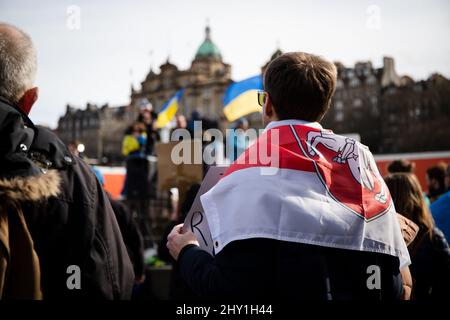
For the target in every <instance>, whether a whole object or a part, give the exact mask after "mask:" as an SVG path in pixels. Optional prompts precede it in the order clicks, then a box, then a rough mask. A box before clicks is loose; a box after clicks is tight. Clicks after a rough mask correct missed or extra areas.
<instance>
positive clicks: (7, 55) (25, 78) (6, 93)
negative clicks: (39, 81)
mask: <svg viewBox="0 0 450 320" xmlns="http://www.w3.org/2000/svg"><path fill="white" fill-rule="evenodd" d="M36 69H37V59H36V49H35V48H34V45H33V42H32V41H31V38H30V36H29V35H27V34H26V33H25V32H23V31H22V30H20V29H18V28H16V27H14V26H12V25H10V24H7V23H1V22H0V96H1V97H3V98H5V99H7V100H9V101H10V102H12V103H17V102H18V100H19V99H20V98H21V96H22V95H23V94H24V93H25V91H26V90H28V89H30V88H31V87H32V86H33V83H34V79H35V77H36Z"/></svg>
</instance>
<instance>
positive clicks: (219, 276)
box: [167, 225, 273, 299]
mask: <svg viewBox="0 0 450 320" xmlns="http://www.w3.org/2000/svg"><path fill="white" fill-rule="evenodd" d="M181 227H182V225H178V226H176V227H175V228H174V229H173V230H172V232H171V233H170V234H169V237H168V243H167V247H168V248H169V251H170V253H171V255H172V256H173V258H174V259H175V260H177V261H178V263H179V269H180V273H181V276H182V278H183V279H184V281H186V283H187V284H188V286H189V287H190V288H191V290H193V291H194V292H195V293H196V294H197V295H198V296H200V297H202V298H209V299H214V298H227V297H228V298H230V297H233V298H245V297H248V296H249V295H251V296H252V297H257V295H258V294H261V295H263V294H264V292H266V291H267V287H268V286H269V283H268V282H270V279H268V275H270V274H271V272H270V270H269V269H270V268H271V266H272V264H271V263H268V262H270V261H271V260H270V253H271V243H273V240H269V239H247V240H239V241H233V242H231V243H229V244H228V245H227V246H225V248H223V249H222V251H220V253H218V254H217V255H216V256H215V257H212V256H211V255H210V254H209V253H207V252H206V251H203V250H201V249H200V248H199V247H198V242H197V239H196V238H195V235H194V234H193V233H192V232H190V231H188V232H185V233H180V232H181Z"/></svg>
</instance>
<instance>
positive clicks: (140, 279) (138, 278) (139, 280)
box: [134, 274, 145, 284]
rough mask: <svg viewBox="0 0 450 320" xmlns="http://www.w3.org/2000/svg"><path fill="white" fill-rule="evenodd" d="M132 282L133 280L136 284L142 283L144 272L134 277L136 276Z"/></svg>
mask: <svg viewBox="0 0 450 320" xmlns="http://www.w3.org/2000/svg"><path fill="white" fill-rule="evenodd" d="M134 282H135V283H136V284H143V283H144V282H145V274H144V275H141V276H139V277H136V278H135V279H134Z"/></svg>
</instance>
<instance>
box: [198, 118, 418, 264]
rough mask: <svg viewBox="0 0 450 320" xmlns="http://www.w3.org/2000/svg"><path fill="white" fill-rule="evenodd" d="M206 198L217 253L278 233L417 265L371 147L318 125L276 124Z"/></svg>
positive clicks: (288, 238)
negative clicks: (412, 261) (230, 245)
mask: <svg viewBox="0 0 450 320" xmlns="http://www.w3.org/2000/svg"><path fill="white" fill-rule="evenodd" d="M201 202H202V205H203V209H204V211H205V214H206V217H207V221H208V225H209V228H210V231H211V236H212V239H213V243H214V246H215V252H216V253H218V252H220V250H222V249H223V248H224V247H225V246H226V245H227V244H228V243H230V242H231V241H234V240H242V239H248V238H270V239H277V240H284V241H291V242H298V243H305V244H313V245H319V246H325V247H335V248H342V249H350V250H361V251H371V252H380V253H385V254H389V255H393V256H397V257H398V258H399V259H400V266H401V267H404V266H406V265H408V264H410V257H409V254H408V250H407V247H406V244H405V242H404V240H403V238H402V235H401V230H400V227H399V224H398V221H397V216H396V212H395V208H394V205H393V202H392V200H391V196H390V194H389V190H388V189H387V187H386V185H385V183H384V181H383V178H382V177H381V175H380V173H379V171H378V168H377V166H376V164H375V160H374V159H373V156H372V154H371V153H370V151H369V149H368V148H367V147H366V146H364V145H362V144H361V143H359V142H357V141H355V140H354V139H351V138H347V137H344V136H339V135H336V134H334V133H333V132H332V131H330V130H324V129H322V127H321V126H320V125H319V124H318V123H305V122H303V121H299V120H285V121H277V122H272V123H270V124H269V125H268V126H267V128H266V130H265V132H264V133H263V134H262V135H261V136H260V137H259V139H258V140H257V141H256V142H255V143H254V144H253V145H252V146H250V147H249V148H248V149H247V150H246V151H245V152H244V153H243V154H242V155H241V156H240V158H238V159H237V160H236V161H235V162H234V163H233V164H232V165H231V166H230V167H229V168H228V170H227V171H226V173H225V175H224V177H223V178H222V179H221V180H220V181H219V182H218V183H217V184H216V185H215V186H214V187H213V188H212V189H211V190H209V191H208V192H207V193H205V194H204V195H203V196H201Z"/></svg>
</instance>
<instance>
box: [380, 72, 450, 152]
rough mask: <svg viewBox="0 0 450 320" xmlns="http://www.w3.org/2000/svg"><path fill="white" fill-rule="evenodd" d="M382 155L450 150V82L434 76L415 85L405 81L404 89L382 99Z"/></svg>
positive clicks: (392, 89)
mask: <svg viewBox="0 0 450 320" xmlns="http://www.w3.org/2000/svg"><path fill="white" fill-rule="evenodd" d="M380 105H381V110H380V113H381V117H380V121H379V125H380V130H381V132H380V135H381V139H380V144H379V148H378V152H380V153H398V152H411V151H435V150H450V80H449V79H446V78H445V77H443V76H442V75H439V74H433V75H431V76H430V77H429V78H428V79H427V80H423V81H417V82H414V81H412V79H410V78H407V77H404V78H402V81H401V85H400V86H390V87H388V88H386V89H385V90H384V92H383V94H382V96H381V104H380Z"/></svg>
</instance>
